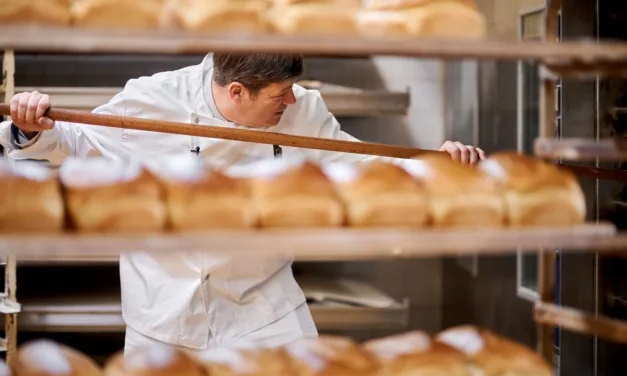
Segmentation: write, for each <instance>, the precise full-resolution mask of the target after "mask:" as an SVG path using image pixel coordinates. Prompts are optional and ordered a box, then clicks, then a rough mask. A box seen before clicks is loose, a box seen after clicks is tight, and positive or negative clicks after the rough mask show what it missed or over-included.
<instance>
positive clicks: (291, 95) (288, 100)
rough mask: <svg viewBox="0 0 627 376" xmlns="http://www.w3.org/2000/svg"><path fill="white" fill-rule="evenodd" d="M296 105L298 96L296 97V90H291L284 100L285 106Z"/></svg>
mask: <svg viewBox="0 0 627 376" xmlns="http://www.w3.org/2000/svg"><path fill="white" fill-rule="evenodd" d="M294 103H296V96H295V95H294V90H292V89H290V90H288V91H287V92H286V93H285V98H284V99H283V104H286V105H287V104H294Z"/></svg>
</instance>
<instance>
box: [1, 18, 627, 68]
mask: <svg viewBox="0 0 627 376" xmlns="http://www.w3.org/2000/svg"><path fill="white" fill-rule="evenodd" d="M0 48H2V49H15V50H16V51H18V52H20V51H37V52H39V53H42V52H70V51H71V52H79V53H91V52H101V53H131V54H153V53H159V54H205V53H207V52H209V51H223V52H250V51H257V52H274V53H294V52H300V53H303V54H308V55H328V56H371V55H401V56H419V57H425V58H442V59H463V58H467V59H476V58H482V59H501V60H520V59H525V60H528V59H530V60H542V61H546V62H548V63H551V64H553V65H559V66H562V67H563V66H564V65H568V64H570V63H577V64H578V68H585V66H588V65H590V66H595V67H598V65H599V62H607V63H609V64H612V65H616V64H617V63H621V62H625V61H627V44H625V43H618V42H615V43H598V42H596V41H582V42H563V43H556V42H551V43H544V42H534V41H527V42H517V41H510V40H502V41H496V40H485V41H469V40H449V39H427V38H420V39H416V38H414V39H408V38H402V39H398V38H397V39H394V38H362V37H341V36H326V37H322V36H315V37H314V36H311V37H302V36H301V37H287V36H280V35H233V34H230V35H216V34H192V33H185V32H180V31H171V30H169V31H166V30H151V31H134V32H131V31H120V30H97V29H73V28H51V27H43V26H17V25H14V26H11V25H3V26H0Z"/></svg>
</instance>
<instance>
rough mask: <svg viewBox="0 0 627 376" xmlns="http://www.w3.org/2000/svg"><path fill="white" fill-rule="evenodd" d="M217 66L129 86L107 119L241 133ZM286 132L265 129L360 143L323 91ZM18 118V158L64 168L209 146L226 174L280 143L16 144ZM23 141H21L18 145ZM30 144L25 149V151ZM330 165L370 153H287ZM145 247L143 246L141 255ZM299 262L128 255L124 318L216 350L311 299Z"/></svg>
mask: <svg viewBox="0 0 627 376" xmlns="http://www.w3.org/2000/svg"><path fill="white" fill-rule="evenodd" d="M212 72H213V60H212V57H211V55H208V56H207V57H206V58H205V59H204V60H203V62H202V63H201V64H200V65H196V66H191V67H187V68H183V69H180V70H177V71H171V72H164V73H158V74H156V75H154V76H151V77H141V78H138V79H133V80H130V81H128V83H127V84H126V86H125V87H124V90H123V91H122V92H120V93H119V94H117V95H116V96H115V97H113V98H112V99H111V100H110V102H109V103H107V104H105V105H103V106H101V107H99V108H97V109H96V110H94V112H95V113H99V114H111V115H126V116H133V117H139V118H145V119H155V120H169V121H177V122H186V123H198V124H210V125H219V126H224V127H232V128H241V127H242V126H241V125H238V124H234V123H230V122H228V121H226V120H225V119H224V118H223V117H222V115H221V114H220V113H219V111H218V110H217V108H216V106H215V103H214V100H213V97H212V94H211V90H210V88H211V86H210V85H211V81H210V79H211V77H212ZM293 90H294V95H295V97H296V103H295V104H293V105H289V106H288V107H287V109H286V110H285V113H284V115H283V117H282V119H281V121H280V123H279V124H278V125H277V126H274V127H268V128H265V129H259V131H261V132H264V131H271V132H279V133H285V134H293V135H301V136H313V137H320V138H329V139H340V140H350V141H357V140H356V139H355V138H353V137H351V136H349V135H348V134H346V133H344V132H342V131H341V130H340V125H339V124H338V122H337V121H336V119H335V118H334V117H333V115H331V114H330V113H329V111H328V109H327V107H326V105H325V103H324V102H323V100H322V98H321V96H320V93H319V92H317V91H313V90H306V89H304V88H302V87H300V86H298V85H295V86H294V89H293ZM10 125H11V124H10V122H4V123H2V124H0V142H1V143H2V145H4V146H5V148H7V149H8V150H9V152H8V155H9V157H10V158H13V159H44V160H49V161H50V162H52V163H54V164H58V163H60V162H61V161H62V160H63V159H64V158H65V157H66V156H70V155H72V156H78V157H83V158H84V157H89V156H100V155H102V156H106V157H110V158H120V157H125V156H141V157H142V158H153V157H154V158H157V157H160V158H162V157H163V156H167V155H170V154H181V153H186V152H190V153H191V152H193V151H196V150H199V155H200V156H201V157H204V158H207V159H208V160H209V161H210V162H211V164H213V165H217V166H219V167H222V168H227V167H231V166H237V165H242V164H244V163H247V162H251V161H254V160H258V159H262V158H272V157H273V147H272V145H262V144H253V143H246V142H239V141H229V140H220V139H211V138H199V137H192V136H185V135H172V134H164V133H157V132H145V131H136V130H127V129H119V128H107V127H98V126H89V125H80V124H72V123H67V122H56V125H55V128H54V129H52V130H49V131H45V132H42V133H40V134H39V135H38V136H37V137H36V138H34V139H33V140H31V141H29V142H27V143H25V144H21V145H20V143H19V140H18V141H17V142H15V140H14V142H11V137H12V135H11V132H10ZM16 144H17V145H16ZM20 146H21V147H20ZM303 153H306V156H307V157H309V158H312V159H314V160H316V161H320V162H329V161H357V160H364V159H365V158H366V157H365V156H363V155H355V154H342V153H334V152H326V151H318V150H304V149H296V148H291V147H283V158H290V156H291V155H292V156H293V155H296V154H298V155H299V157H301V156H302V155H303ZM137 251H141V250H137ZM291 264H292V259H291V258H289V257H267V256H262V255H260V256H259V257H257V258H254V259H253V258H250V257H247V258H245V259H234V258H231V257H230V258H226V257H215V256H211V255H205V254H201V253H200V252H197V253H187V254H173V255H163V254H159V255H152V254H148V253H142V252H138V253H132V254H123V255H121V257H120V278H121V286H122V312H123V317H124V320H125V322H126V323H127V325H128V326H129V327H131V328H132V329H134V330H135V331H137V332H139V333H141V334H143V335H145V336H148V337H151V338H154V339H156V340H159V341H162V342H166V343H169V344H173V345H178V346H184V347H189V348H193V349H206V348H207V346H208V342H209V338H211V339H212V343H217V344H219V345H224V344H227V343H230V342H233V341H235V340H237V339H238V338H241V337H244V336H246V335H247V334H249V333H252V332H254V331H256V330H258V329H260V328H262V327H264V326H267V325H269V324H270V323H272V322H274V321H276V320H278V319H280V318H281V317H283V316H285V315H286V314H288V313H290V312H291V311H293V310H294V309H295V308H296V307H298V306H299V305H301V304H302V303H303V302H305V297H304V294H303V292H302V290H301V289H300V287H299V286H298V284H297V283H296V281H295V279H294V276H293V274H292V270H291Z"/></svg>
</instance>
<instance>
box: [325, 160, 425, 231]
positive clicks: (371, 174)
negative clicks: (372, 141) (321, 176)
mask: <svg viewBox="0 0 627 376" xmlns="http://www.w3.org/2000/svg"><path fill="white" fill-rule="evenodd" d="M325 172H327V174H329V176H331V177H332V179H333V176H335V179H333V180H334V182H335V184H336V187H337V190H338V192H339V194H340V197H341V198H342V200H343V202H344V205H345V208H346V214H347V220H348V224H349V225H350V226H422V225H423V224H425V223H426V222H427V219H428V214H429V207H428V203H427V198H426V194H425V192H424V189H423V188H422V186H421V184H420V182H419V181H418V180H416V179H414V178H413V177H412V176H411V175H410V174H408V173H407V171H405V170H404V169H403V168H401V167H399V166H396V165H393V164H391V163H385V162H369V163H361V164H358V165H355V166H349V165H329V166H326V168H325Z"/></svg>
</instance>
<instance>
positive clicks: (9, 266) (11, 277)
mask: <svg viewBox="0 0 627 376" xmlns="http://www.w3.org/2000/svg"><path fill="white" fill-rule="evenodd" d="M2 67H3V69H2V70H3V72H2V77H3V80H2V86H3V87H4V93H5V94H4V96H5V98H4V101H5V103H8V102H9V100H10V99H11V97H13V95H14V94H15V54H14V51H13V50H5V51H4V56H3V59H2ZM4 268H5V269H4V273H5V282H4V283H5V285H4V290H5V291H4V292H5V294H6V296H7V297H8V298H9V299H11V300H13V301H15V300H16V290H17V276H16V269H17V262H16V259H15V256H9V257H8V258H7V260H6V265H5V267H4ZM5 336H6V346H7V348H6V351H7V353H6V361H7V363H8V364H9V366H11V364H12V363H13V358H14V356H15V352H16V348H17V314H16V313H12V314H8V315H6V318H5Z"/></svg>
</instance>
